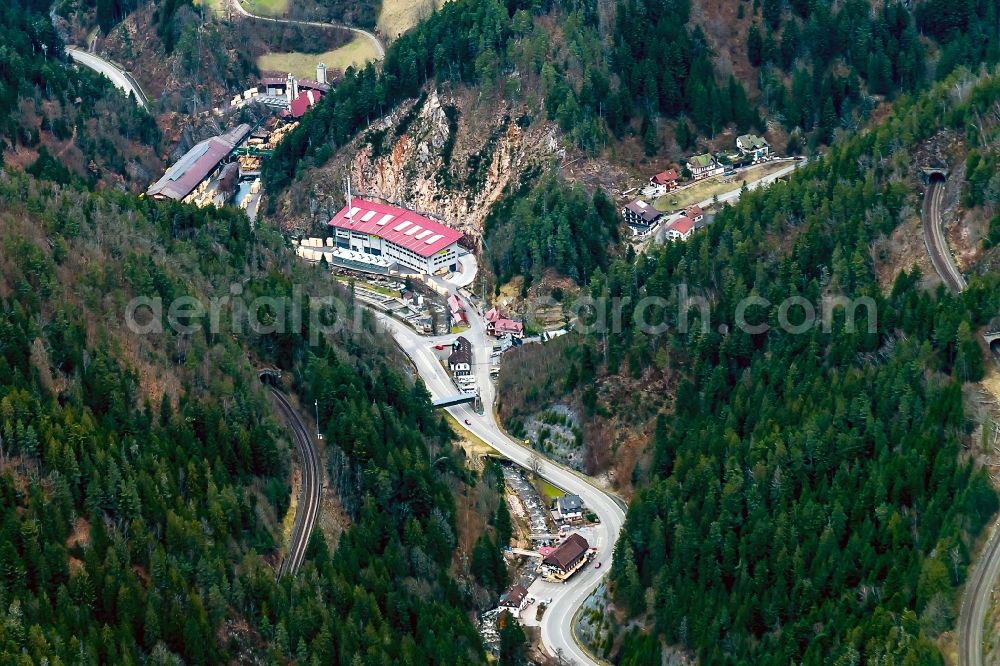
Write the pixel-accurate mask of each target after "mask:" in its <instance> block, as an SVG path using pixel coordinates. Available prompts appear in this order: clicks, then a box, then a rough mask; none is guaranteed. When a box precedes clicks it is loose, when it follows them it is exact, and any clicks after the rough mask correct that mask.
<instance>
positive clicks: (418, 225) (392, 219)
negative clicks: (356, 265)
mask: <svg viewBox="0 0 1000 666" xmlns="http://www.w3.org/2000/svg"><path fill="white" fill-rule="evenodd" d="M330 228H331V231H332V232H333V237H334V244H335V245H336V247H338V248H341V249H345V250H351V251H353V252H363V253H365V254H370V255H372V256H375V257H384V258H386V259H388V260H390V261H395V262H397V263H398V264H400V265H401V266H403V267H406V268H409V269H411V270H414V271H417V272H419V273H431V274H432V273H436V272H437V271H439V270H442V269H445V270H449V271H452V272H454V271H456V270H458V240H459V239H460V238H461V237H462V233H461V232H460V231H457V230H456V229H452V228H451V227H449V226H447V225H444V224H441V223H440V222H435V221H434V220H431V219H428V218H426V217H424V216H423V215H418V214H417V213H414V212H413V211H409V210H406V209H403V208H398V207H396V206H390V205H388V204H383V203H378V202H375V201H368V200H366V199H359V198H357V197H354V198H352V199H351V200H350V201H348V203H347V205H346V206H344V207H343V208H342V209H341V210H340V212H338V213H337V214H336V215H334V216H333V219H331V220H330Z"/></svg>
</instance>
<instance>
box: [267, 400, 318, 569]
mask: <svg viewBox="0 0 1000 666" xmlns="http://www.w3.org/2000/svg"><path fill="white" fill-rule="evenodd" d="M270 388H271V396H272V397H273V398H274V402H275V404H276V405H277V406H278V411H280V412H281V416H282V418H284V420H285V423H286V424H287V425H288V427H289V429H290V430H291V431H292V435H294V437H295V446H296V447H297V448H298V451H299V457H300V458H301V460H302V487H301V489H300V490H299V500H298V506H297V507H296V509H295V522H294V523H293V524H292V537H291V541H290V542H289V545H288V554H287V555H286V556H285V559H283V560H282V561H281V566H280V567H278V577H279V578H281V577H282V576H283V575H285V574H294V573H295V572H296V570H298V568H299V567H300V566H302V560H303V559H305V556H306V547H307V546H308V545H309V537H310V536H311V535H312V531H313V527H315V526H316V517H317V516H318V515H319V501H320V489H321V485H320V484H321V483H322V482H321V480H320V479H321V477H320V465H319V455H318V454H317V453H316V446H315V443H314V442H313V438H312V435H311V434H310V432H309V429H308V428H306V425H305V423H303V422H302V418H301V417H300V416H299V414H298V412H296V411H295V408H294V407H292V405H291V403H290V402H288V398H286V397H285V394H284V393H282V392H281V391H279V390H278V389H277V388H275V387H274V386H272V387H270Z"/></svg>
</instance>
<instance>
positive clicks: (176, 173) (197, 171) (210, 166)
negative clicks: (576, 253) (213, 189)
mask: <svg viewBox="0 0 1000 666" xmlns="http://www.w3.org/2000/svg"><path fill="white" fill-rule="evenodd" d="M249 133H250V126H249V125H247V124H242V125H237V126H236V127H234V128H233V129H231V130H229V131H228V132H225V133H223V134H220V135H219V136H213V137H212V138H210V139H205V140H204V141H202V142H201V143H199V144H198V145H196V146H195V147H194V148H192V149H191V150H189V151H187V152H186V153H185V154H184V157H182V158H180V159H179V160H177V162H175V163H174V165H173V166H171V167H170V168H169V169H167V171H166V173H164V174H163V177H162V178H160V179H159V180H158V181H156V182H155V183H153V184H152V185H150V186H149V189H148V190H146V194H147V195H148V196H150V197H153V198H154V199H174V200H175V201H181V200H182V199H184V198H185V197H187V196H188V195H189V194H191V192H193V191H194V190H195V188H196V187H198V186H199V185H200V184H201V183H202V182H203V181H205V180H206V179H207V178H209V177H210V176H211V175H212V174H213V173H214V172H215V170H216V169H217V168H218V167H219V165H220V164H221V163H222V161H223V160H225V159H226V157H228V156H229V153H231V152H233V149H234V148H235V147H236V146H237V145H238V144H239V143H240V142H241V141H243V139H245V138H246V136H247V134H249Z"/></svg>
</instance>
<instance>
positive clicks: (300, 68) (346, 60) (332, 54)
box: [257, 35, 378, 79]
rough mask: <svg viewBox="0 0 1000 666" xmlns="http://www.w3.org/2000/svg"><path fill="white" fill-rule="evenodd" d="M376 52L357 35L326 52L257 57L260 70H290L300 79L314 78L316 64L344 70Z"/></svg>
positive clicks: (371, 56) (366, 59)
mask: <svg viewBox="0 0 1000 666" xmlns="http://www.w3.org/2000/svg"><path fill="white" fill-rule="evenodd" d="M377 55H378V54H377V53H376V52H375V47H374V46H373V45H372V43H371V42H370V41H369V40H367V39H366V38H364V37H362V36H361V35H357V36H355V37H354V39H352V40H351V41H349V42H348V43H347V44H345V45H344V46H341V47H340V48H339V49H335V50H333V51H327V52H326V53H299V52H294V53H268V54H265V55H262V56H260V57H259V58H257V68H258V69H260V70H261V71H262V72H291V73H292V75H293V76H296V77H298V78H300V79H314V78H316V65H317V64H319V63H321V62H323V63H326V66H327V68H328V69H339V70H342V71H343V70H346V69H347V68H348V67H350V66H351V65H353V66H354V67H362V66H363V65H364V64H365V63H366V62H368V61H369V60H374V59H375V57H376V56H377Z"/></svg>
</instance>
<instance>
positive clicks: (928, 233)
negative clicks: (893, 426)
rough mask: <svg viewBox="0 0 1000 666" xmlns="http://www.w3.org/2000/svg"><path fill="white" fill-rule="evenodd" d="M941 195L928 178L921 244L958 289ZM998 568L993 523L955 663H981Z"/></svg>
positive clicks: (970, 590)
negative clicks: (922, 242) (945, 226)
mask: <svg viewBox="0 0 1000 666" xmlns="http://www.w3.org/2000/svg"><path fill="white" fill-rule="evenodd" d="M943 197H944V181H942V180H938V179H932V180H931V181H930V183H929V184H928V186H927V191H926V193H925V194H924V208H923V214H922V216H921V217H922V225H923V233H924V244H925V245H926V246H927V255H928V256H929V257H930V260H931V264H932V265H933V266H934V270H935V271H937V274H938V275H939V276H940V277H941V280H942V281H943V282H944V284H945V286H947V287H948V289H950V290H951V291H952V292H954V293H959V292H961V291H962V290H963V289H965V287H966V286H967V283H966V282H965V278H964V277H962V273H961V272H959V270H958V267H957V266H956V265H955V259H954V257H952V255H951V250H950V249H949V248H948V241H947V240H946V239H945V237H944V224H943V221H942V220H941V201H942V199H943ZM998 572H1000V529H997V528H996V527H994V529H993V531H992V532H991V534H990V538H989V540H988V541H987V542H986V545H985V546H984V547H983V552H982V553H981V554H980V556H979V559H978V561H977V562H976V564H975V568H973V569H971V570H970V572H969V578H968V580H967V581H966V583H965V590H964V592H963V593H962V606H961V609H960V610H959V617H958V627H957V628H958V663H959V666H982V665H983V663H984V661H983V621H984V619H985V617H986V612H987V610H988V609H989V605H990V598H991V594H990V592H991V590H992V589H993V584H994V582H995V581H996V578H997V573H998Z"/></svg>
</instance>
